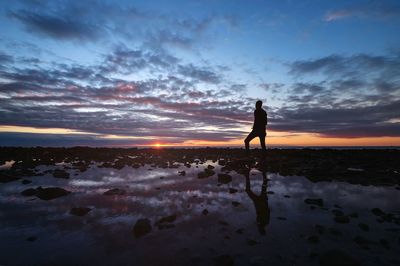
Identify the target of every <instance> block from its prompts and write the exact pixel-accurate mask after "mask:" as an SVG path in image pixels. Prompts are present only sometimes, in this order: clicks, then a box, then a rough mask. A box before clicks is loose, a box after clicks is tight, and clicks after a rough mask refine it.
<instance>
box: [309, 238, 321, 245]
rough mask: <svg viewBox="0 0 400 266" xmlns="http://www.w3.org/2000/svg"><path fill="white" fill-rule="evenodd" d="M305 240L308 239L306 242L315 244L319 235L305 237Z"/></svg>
mask: <svg viewBox="0 0 400 266" xmlns="http://www.w3.org/2000/svg"><path fill="white" fill-rule="evenodd" d="M307 241H308V243H311V244H317V243H319V237H318V236H310V237H309V238H308V239H307Z"/></svg>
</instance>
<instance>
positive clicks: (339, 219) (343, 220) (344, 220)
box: [335, 216, 350, 224]
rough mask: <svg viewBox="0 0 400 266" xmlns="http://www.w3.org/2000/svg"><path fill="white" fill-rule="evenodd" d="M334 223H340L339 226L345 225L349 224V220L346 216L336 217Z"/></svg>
mask: <svg viewBox="0 0 400 266" xmlns="http://www.w3.org/2000/svg"><path fill="white" fill-rule="evenodd" d="M335 222H337V223H341V224H347V223H349V222H350V218H349V217H348V216H336V217H335Z"/></svg>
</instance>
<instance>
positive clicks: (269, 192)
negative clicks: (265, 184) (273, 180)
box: [267, 190, 275, 195]
mask: <svg viewBox="0 0 400 266" xmlns="http://www.w3.org/2000/svg"><path fill="white" fill-rule="evenodd" d="M267 194H270V195H272V194H275V192H273V191H272V190H270V191H268V192H267Z"/></svg>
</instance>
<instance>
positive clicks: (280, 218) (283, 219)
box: [277, 217, 286, 221]
mask: <svg viewBox="0 0 400 266" xmlns="http://www.w3.org/2000/svg"><path fill="white" fill-rule="evenodd" d="M277 219H278V220H281V221H286V217H277Z"/></svg>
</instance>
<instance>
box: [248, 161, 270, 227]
mask: <svg viewBox="0 0 400 266" xmlns="http://www.w3.org/2000/svg"><path fill="white" fill-rule="evenodd" d="M261 174H262V178H263V182H262V185H261V192H260V194H259V195H257V194H256V193H254V192H253V190H252V189H251V184H250V168H249V169H248V171H247V172H246V174H245V177H246V193H247V195H248V196H249V198H250V199H251V200H252V201H253V204H254V208H255V210H256V216H257V218H256V221H257V227H258V231H259V232H260V234H262V235H265V229H266V226H268V224H269V220H270V209H269V206H268V196H267V186H268V179H267V173H266V172H265V171H263V172H261Z"/></svg>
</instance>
